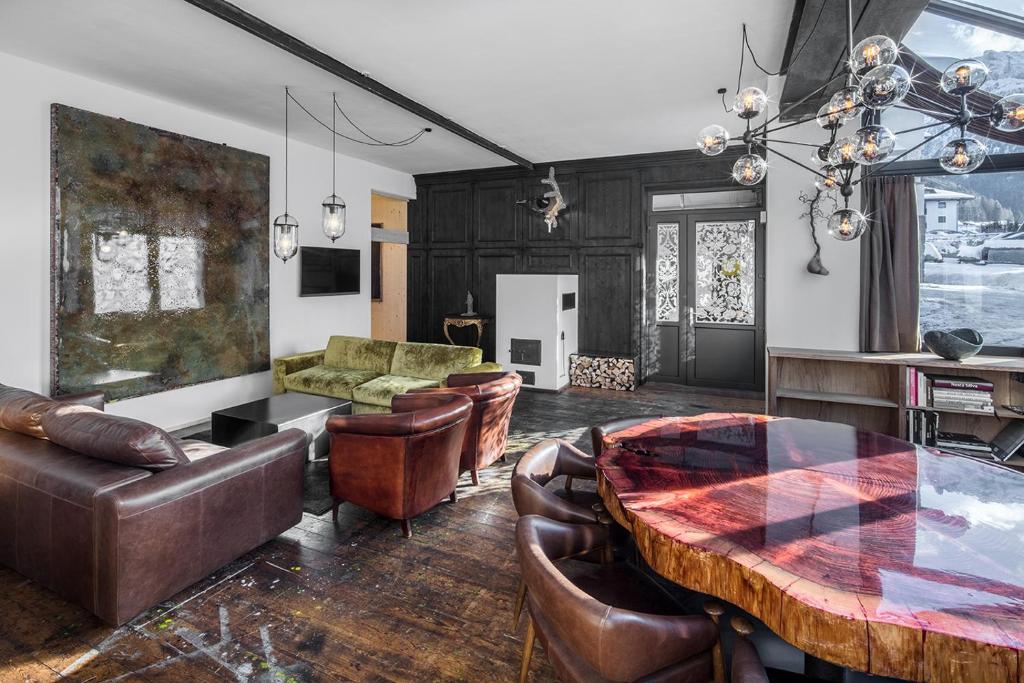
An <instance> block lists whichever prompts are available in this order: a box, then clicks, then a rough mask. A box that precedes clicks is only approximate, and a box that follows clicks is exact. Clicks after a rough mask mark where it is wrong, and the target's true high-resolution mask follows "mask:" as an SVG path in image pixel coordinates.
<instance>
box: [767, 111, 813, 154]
mask: <svg viewBox="0 0 1024 683" xmlns="http://www.w3.org/2000/svg"><path fill="white" fill-rule="evenodd" d="M813 120H814V117H813V116H812V117H811V118H808V119H800V120H798V121H790V122H789V123H784V124H782V125H781V126H775V127H774V128H768V127H767V126H766V127H765V128H763V129H761V128H760V126H759V127H758V128H757V129H755V132H756V133H757V134H758V135H767V134H768V133H775V132H778V131H780V130H785V129H786V128H792V127H793V126H799V125H800V124H802V123H807V122H808V121H813ZM765 125H766V124H765ZM815 147H817V145H815Z"/></svg>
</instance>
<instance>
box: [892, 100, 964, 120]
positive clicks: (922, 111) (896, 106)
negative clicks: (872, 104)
mask: <svg viewBox="0 0 1024 683" xmlns="http://www.w3.org/2000/svg"><path fill="white" fill-rule="evenodd" d="M922 99H923V98H922ZM891 106H892V108H893V109H903V110H906V111H912V112H916V113H918V114H926V115H927V116H933V117H939V116H952V115H953V114H954V113H955V112H953V111H932V110H929V109H923V108H920V107H910V106H907V105H905V104H894V105H891Z"/></svg>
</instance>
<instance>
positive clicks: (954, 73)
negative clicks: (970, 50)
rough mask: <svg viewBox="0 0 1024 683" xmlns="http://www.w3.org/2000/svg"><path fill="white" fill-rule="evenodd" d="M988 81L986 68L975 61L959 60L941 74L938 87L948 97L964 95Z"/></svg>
mask: <svg viewBox="0 0 1024 683" xmlns="http://www.w3.org/2000/svg"><path fill="white" fill-rule="evenodd" d="M987 80H988V67H987V66H985V65H984V64H983V63H982V62H979V61H978V60H977V59H961V60H960V61H959V62H953V63H952V64H950V65H949V66H947V67H946V70H945V71H943V72H942V77H941V78H940V79H939V85H940V86H942V89H943V90H945V91H946V92H948V93H949V94H950V95H966V94H967V93H969V92H973V91H974V90H977V89H978V88H980V87H981V86H982V84H983V83H984V82H985V81H987Z"/></svg>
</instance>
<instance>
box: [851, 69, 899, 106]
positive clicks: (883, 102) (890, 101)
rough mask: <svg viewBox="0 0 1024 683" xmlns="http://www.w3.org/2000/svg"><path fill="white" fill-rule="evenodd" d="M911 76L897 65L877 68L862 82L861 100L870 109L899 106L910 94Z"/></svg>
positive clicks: (868, 73)
mask: <svg viewBox="0 0 1024 683" xmlns="http://www.w3.org/2000/svg"><path fill="white" fill-rule="evenodd" d="M910 84H911V79H910V74H909V73H907V70H906V69H904V68H903V67H902V66H899V65H897V64H885V65H883V66H876V67H875V68H874V69H872V70H871V71H869V72H867V74H866V75H865V76H864V79H863V80H862V81H861V82H860V90H861V93H860V94H861V99H862V101H863V102H864V106H866V107H868V108H870V109H885V108H886V107H891V106H892V105H894V104H899V103H900V102H902V101H903V98H904V97H906V96H907V93H908V92H910Z"/></svg>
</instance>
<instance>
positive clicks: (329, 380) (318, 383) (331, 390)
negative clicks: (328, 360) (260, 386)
mask: <svg viewBox="0 0 1024 683" xmlns="http://www.w3.org/2000/svg"><path fill="white" fill-rule="evenodd" d="M379 376H380V373H379V372H374V371H373V370H346V369H343V368H329V367H327V366H325V365H314V366H313V367H311V368H306V369H305V370H299V371H298V372H293V373H292V374H290V375H285V378H284V388H285V389H287V390H288V391H301V392H302V393H305V394H317V395H318V396H331V397H333V398H344V399H347V400H349V401H351V400H352V389H353V387H356V386H358V385H360V384H362V383H364V382H369V381H370V380H372V379H373V378H374V377H379Z"/></svg>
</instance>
